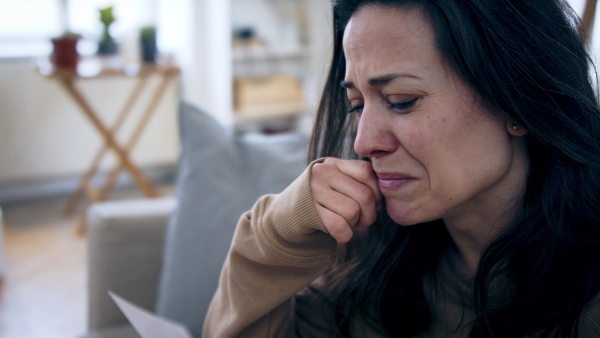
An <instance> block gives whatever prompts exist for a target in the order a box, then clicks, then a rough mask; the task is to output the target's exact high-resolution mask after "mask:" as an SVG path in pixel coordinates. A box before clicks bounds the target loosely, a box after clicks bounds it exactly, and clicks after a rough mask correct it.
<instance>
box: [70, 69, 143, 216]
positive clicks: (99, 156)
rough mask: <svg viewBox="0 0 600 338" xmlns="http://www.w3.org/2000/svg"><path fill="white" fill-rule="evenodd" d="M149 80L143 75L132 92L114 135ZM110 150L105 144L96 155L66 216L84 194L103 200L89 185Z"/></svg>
mask: <svg viewBox="0 0 600 338" xmlns="http://www.w3.org/2000/svg"><path fill="white" fill-rule="evenodd" d="M147 80H148V77H147V76H146V75H143V76H141V77H140V78H139V80H138V81H137V83H136V85H135V87H134V88H133V90H132V91H131V94H130V95H129V97H128V98H127V101H126V102H125V105H124V106H123V109H122V110H121V111H120V112H119V115H118V116H117V119H116V120H115V122H114V124H113V125H112V126H111V128H110V132H111V134H112V135H116V134H117V133H118V131H119V129H120V128H121V126H122V125H123V122H124V121H125V119H126V118H127V116H128V115H129V113H130V112H131V109H132V107H133V105H134V104H135V102H136V101H137V100H138V98H139V96H140V94H141V93H142V91H143V90H144V87H145V85H146V83H147V82H148V81H147ZM109 149H110V147H109V145H108V143H106V142H104V144H103V145H102V147H101V148H100V149H99V150H98V152H97V153H96V156H95V157H94V159H93V160H92V163H91V164H90V166H89V168H88V170H87V171H86V172H85V174H84V175H83V176H81V179H80V180H79V186H78V187H77V189H76V190H75V191H74V192H73V194H71V196H70V197H69V200H68V201H67V205H66V207H65V213H66V214H71V213H73V211H74V210H75V207H76V206H77V203H79V201H80V200H81V197H82V196H83V194H84V193H86V194H87V195H88V197H90V199H91V200H92V201H99V200H101V199H98V198H99V197H100V196H101V193H99V192H95V191H94V188H93V187H92V186H91V184H89V182H90V180H91V179H92V177H94V175H96V172H97V171H98V168H99V167H100V163H101V161H102V158H103V157H104V155H105V154H106V151H108V150H109ZM94 192H95V193H94Z"/></svg>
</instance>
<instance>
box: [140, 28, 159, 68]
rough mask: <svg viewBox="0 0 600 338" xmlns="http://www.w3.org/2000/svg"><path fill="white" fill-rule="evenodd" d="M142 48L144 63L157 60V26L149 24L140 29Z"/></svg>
mask: <svg viewBox="0 0 600 338" xmlns="http://www.w3.org/2000/svg"><path fill="white" fill-rule="evenodd" d="M140 48H141V50H142V61H143V62H144V63H155V62H156V53H157V51H158V50H157V48H156V26H154V25H148V26H144V27H142V28H141V29H140Z"/></svg>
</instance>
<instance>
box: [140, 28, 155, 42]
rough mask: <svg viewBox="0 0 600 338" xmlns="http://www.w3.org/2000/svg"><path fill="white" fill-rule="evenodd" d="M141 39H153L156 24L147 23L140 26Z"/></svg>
mask: <svg viewBox="0 0 600 338" xmlns="http://www.w3.org/2000/svg"><path fill="white" fill-rule="evenodd" d="M140 38H141V39H155V38H156V26H154V25H148V26H144V27H142V28H140Z"/></svg>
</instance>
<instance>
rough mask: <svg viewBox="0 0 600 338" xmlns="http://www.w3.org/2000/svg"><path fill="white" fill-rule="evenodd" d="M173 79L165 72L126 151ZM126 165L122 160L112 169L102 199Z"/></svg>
mask: <svg viewBox="0 0 600 338" xmlns="http://www.w3.org/2000/svg"><path fill="white" fill-rule="evenodd" d="M172 79H173V74H165V75H164V76H163V78H162V81H161V83H160V84H159V86H158V87H157V89H156V91H155V92H154V95H153V96H152V100H151V101H150V103H149V104H148V106H147V107H146V110H145V111H144V113H143V115H142V118H141V119H140V121H139V123H138V124H137V126H136V128H135V130H134V131H133V134H132V135H131V138H130V139H129V141H128V142H127V145H126V146H125V151H127V152H130V151H132V150H133V148H134V147H135V145H136V143H137V141H138V139H139V138H140V136H141V135H142V132H143V131H144V130H145V129H146V126H147V124H148V122H149V121H150V118H151V117H152V115H153V113H154V112H155V111H156V107H157V106H158V104H159V103H160V101H161V99H162V97H163V96H164V94H165V92H166V91H167V88H168V86H169V83H170V82H171V80H172ZM124 167H125V164H124V163H123V162H122V161H120V162H119V163H118V164H117V165H116V166H115V167H114V168H113V169H112V170H111V171H110V173H109V175H108V176H107V179H106V181H105V183H104V186H103V187H102V189H101V190H100V193H99V196H98V197H99V198H100V199H101V200H102V199H104V198H106V196H108V194H109V193H110V191H111V190H112V188H113V186H114V184H115V182H116V180H117V177H118V175H119V172H120V171H121V170H122V169H123V168H124Z"/></svg>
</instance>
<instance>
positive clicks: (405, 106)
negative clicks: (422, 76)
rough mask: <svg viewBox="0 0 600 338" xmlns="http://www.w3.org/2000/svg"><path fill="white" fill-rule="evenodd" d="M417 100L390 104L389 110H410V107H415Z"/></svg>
mask: <svg viewBox="0 0 600 338" xmlns="http://www.w3.org/2000/svg"><path fill="white" fill-rule="evenodd" d="M418 99H419V98H415V99H412V100H410V101H406V102H400V103H390V109H393V110H407V109H410V108H411V107H412V106H414V105H415V103H416V102H417V100H418Z"/></svg>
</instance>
